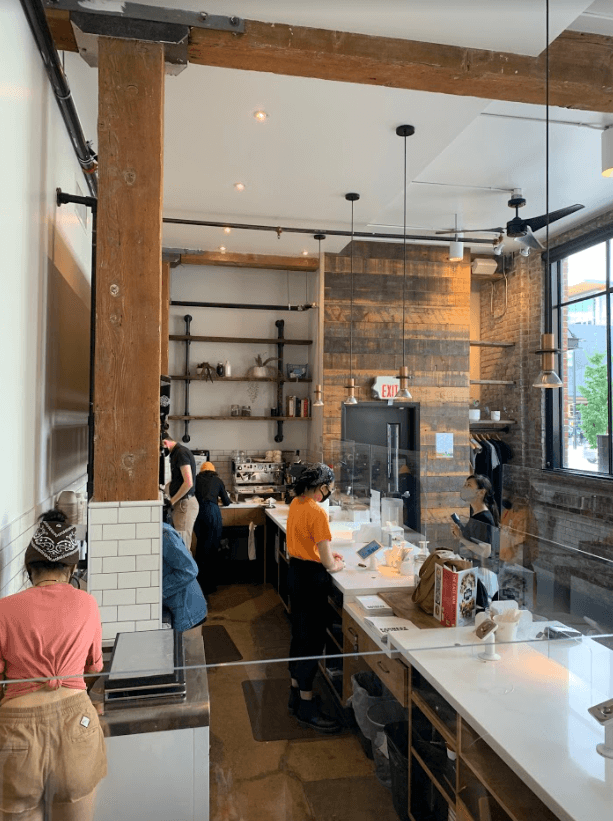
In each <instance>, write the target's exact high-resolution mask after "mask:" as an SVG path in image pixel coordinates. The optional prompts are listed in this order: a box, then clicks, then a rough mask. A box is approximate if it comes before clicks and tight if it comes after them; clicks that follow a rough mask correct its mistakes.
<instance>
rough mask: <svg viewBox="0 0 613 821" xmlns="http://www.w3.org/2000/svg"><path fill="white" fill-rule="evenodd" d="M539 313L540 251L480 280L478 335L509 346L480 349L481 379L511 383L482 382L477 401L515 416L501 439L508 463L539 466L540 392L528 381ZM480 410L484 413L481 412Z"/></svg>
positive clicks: (534, 362) (534, 368)
mask: <svg viewBox="0 0 613 821" xmlns="http://www.w3.org/2000/svg"><path fill="white" fill-rule="evenodd" d="M505 290H506V291H507V294H506V295H505ZM492 292H493V299H492ZM507 297H508V302H507ZM492 304H493V310H492ZM542 314H543V265H542V262H541V258H540V255H534V254H532V255H531V256H529V257H522V256H520V255H519V254H518V255H516V256H515V257H514V258H513V259H512V260H511V263H510V266H509V269H508V271H507V276H506V281H505V279H504V278H503V279H501V280H499V281H498V282H495V283H493V284H490V283H485V284H483V285H482V286H481V339H482V340H483V341H488V342H512V343H514V347H513V348H482V349H481V379H500V380H505V381H513V382H514V383H515V384H514V385H482V386H481V407H482V408H483V409H484V410H485V409H486V408H488V409H489V410H500V412H501V418H502V419H511V420H515V421H516V422H517V424H516V425H513V426H512V427H511V429H510V431H509V433H508V434H505V440H506V441H507V442H508V443H509V444H510V445H511V447H512V448H513V452H514V454H515V456H514V461H513V463H514V464H519V465H526V466H530V467H543V466H544V437H543V426H542V421H541V418H542V413H543V406H544V399H543V392H542V391H539V390H537V389H536V388H533V387H532V384H533V383H534V381H535V380H536V378H537V377H538V375H539V372H540V366H541V361H540V357H539V356H537V355H536V354H535V353H534V351H536V350H538V349H539V348H540V346H541V327H542ZM484 415H485V416H486V417H487V415H488V414H487V412H486V413H485V414H484Z"/></svg>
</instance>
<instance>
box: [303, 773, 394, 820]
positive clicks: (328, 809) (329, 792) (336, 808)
mask: <svg viewBox="0 0 613 821" xmlns="http://www.w3.org/2000/svg"><path fill="white" fill-rule="evenodd" d="M302 787H303V789H304V794H305V795H306V798H307V801H308V802H309V804H310V806H311V811H312V813H313V818H326V819H328V821H355V820H356V818H359V819H360V821H398V816H397V815H396V812H395V810H394V805H393V803H392V794H391V792H390V791H389V790H386V789H385V787H383V786H381V784H379V782H378V781H377V779H376V778H375V777H374V776H372V777H367V778H364V777H360V778H333V779H324V780H322V781H305V782H303V784H302ZM332 808H333V809H332Z"/></svg>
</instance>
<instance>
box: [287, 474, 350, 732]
mask: <svg viewBox="0 0 613 821" xmlns="http://www.w3.org/2000/svg"><path fill="white" fill-rule="evenodd" d="M333 487H334V473H333V472H332V469H331V468H330V467H328V466H327V465H324V464H321V463H318V464H316V465H314V466H313V467H311V468H309V469H308V470H306V471H304V473H303V474H302V476H301V477H300V478H299V479H298V480H297V481H296V485H295V488H294V490H295V494H296V498H295V499H294V500H293V501H292V503H291V505H290V508H289V515H288V517H287V551H288V553H289V555H290V561H289V572H288V590H289V601H290V611H291V624H292V640H291V644H290V650H289V655H290V659H292V661H290V663H289V671H290V675H291V677H292V681H291V689H290V698H289V705H288V707H289V711H290V713H293V714H294V715H296V717H297V719H298V721H299V723H300V724H302V725H303V726H306V727H311V728H313V729H315V730H318V731H319V732H322V733H336V732H338V730H339V729H340V727H339V725H338V723H337V722H336V721H334V720H333V719H331V718H328V717H327V716H325V715H323V714H322V713H321V712H320V711H319V709H318V707H317V705H316V702H315V701H314V699H313V681H314V679H315V674H316V673H317V665H318V657H319V656H321V654H322V651H323V649H324V643H325V637H326V607H327V603H328V585H329V579H328V573H336V572H337V571H339V570H342V568H343V567H344V564H343V559H342V556H340V555H339V554H338V553H333V552H332V550H331V549H330V541H331V540H332V534H331V533H330V525H329V524H328V517H327V515H326V512H325V511H324V510H323V508H322V507H320V505H319V504H318V502H324V501H325V500H326V499H327V498H328V497H329V496H330V494H331V493H332V489H333ZM304 656H310V658H306V659H304V658H301V657H304ZM294 659H295V661H294Z"/></svg>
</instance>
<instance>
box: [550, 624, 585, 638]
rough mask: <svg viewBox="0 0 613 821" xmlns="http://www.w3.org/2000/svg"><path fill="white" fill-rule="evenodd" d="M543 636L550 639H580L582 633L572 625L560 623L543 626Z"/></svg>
mask: <svg viewBox="0 0 613 821" xmlns="http://www.w3.org/2000/svg"><path fill="white" fill-rule="evenodd" d="M543 638H545V639H549V640H552V641H569V640H570V641H581V639H582V638H583V634H582V633H580V632H579V631H578V630H574V629H573V628H572V627H566V626H563V625H561V626H560V627H545V629H544V630H543Z"/></svg>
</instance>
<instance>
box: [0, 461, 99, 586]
mask: <svg viewBox="0 0 613 821" xmlns="http://www.w3.org/2000/svg"><path fill="white" fill-rule="evenodd" d="M85 484H86V477H82V478H81V479H79V480H78V481H77V482H74V483H73V484H71V485H69V486H68V487H67V488H65V490H74V491H75V493H84V492H85ZM55 499H56V497H55V496H53V497H49V498H47V499H44V500H43V501H42V502H41V503H40V504H38V505H36V507H33V508H32V509H31V510H28V511H27V512H26V513H24V514H22V515H21V516H19V517H18V518H17V519H14V520H13V521H12V522H7V521H6V520H5V519H3V521H2V526H1V527H0V598H3V597H4V596H11V595H12V594H13V593H19V592H20V591H21V590H25V589H26V588H27V587H29V582H28V577H27V576H26V574H25V573H24V566H23V559H24V555H25V552H26V549H27V547H28V545H29V544H30V540H31V538H32V536H33V535H34V531H35V530H36V527H37V526H38V517H39V516H40V515H41V513H44V512H45V511H46V510H49V509H50V508H52V507H53V506H54V505H55Z"/></svg>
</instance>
